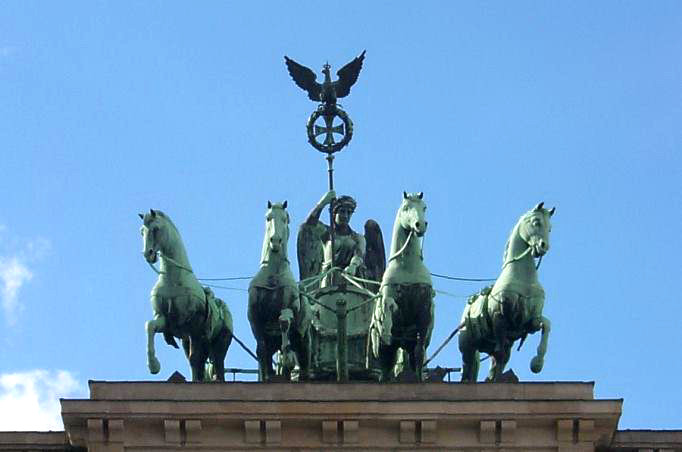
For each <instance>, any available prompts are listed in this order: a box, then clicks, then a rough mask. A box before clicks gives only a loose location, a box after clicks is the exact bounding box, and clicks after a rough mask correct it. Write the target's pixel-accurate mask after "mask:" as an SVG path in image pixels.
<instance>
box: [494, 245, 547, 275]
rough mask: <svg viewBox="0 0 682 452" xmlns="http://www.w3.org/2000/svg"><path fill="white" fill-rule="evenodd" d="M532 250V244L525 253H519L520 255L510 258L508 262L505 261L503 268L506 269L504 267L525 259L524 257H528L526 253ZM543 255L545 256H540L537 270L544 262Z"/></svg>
mask: <svg viewBox="0 0 682 452" xmlns="http://www.w3.org/2000/svg"><path fill="white" fill-rule="evenodd" d="M530 251H531V246H530V245H528V248H526V251H524V252H523V253H521V254H519V255H518V256H516V257H514V258H512V259H510V260H508V261H507V262H505V263H504V264H503V265H502V268H503V269H504V267H506V266H507V265H509V264H512V263H514V262H517V261H520V260H521V259H523V258H524V257H526V255H527V254H528V253H530ZM543 257H544V256H540V257H539V258H538V263H537V265H536V266H535V270H538V269H539V268H540V264H542V258H543Z"/></svg>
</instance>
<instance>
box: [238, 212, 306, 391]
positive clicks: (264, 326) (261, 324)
mask: <svg viewBox="0 0 682 452" xmlns="http://www.w3.org/2000/svg"><path fill="white" fill-rule="evenodd" d="M286 207H287V202H286V201H284V202H283V203H281V204H280V203H274V204H273V203H271V202H269V201H268V209H267V211H266V213H265V237H264V238H263V250H262V253H261V266H260V270H259V271H258V273H257V274H256V275H255V276H254V277H253V279H252V280H251V283H250V284H249V306H248V317H249V322H250V323H251V330H252V331H253V335H254V336H255V338H256V342H257V349H256V355H257V356H258V374H259V379H260V381H268V380H270V379H271V378H272V377H273V376H274V375H275V372H274V369H273V366H272V356H273V355H274V354H275V352H277V351H279V352H280V359H281V363H282V367H283V369H282V374H283V375H284V376H285V377H286V378H287V379H288V378H290V377H291V371H292V370H293V368H294V367H295V366H296V365H298V367H299V380H304V379H307V378H308V371H309V366H310V353H311V343H310V325H311V322H312V310H311V309H310V306H309V304H308V302H306V301H301V299H300V297H299V291H298V284H297V283H296V280H294V275H293V273H292V272H291V268H290V265H289V258H288V252H287V245H288V242H289V214H288V213H287V211H286Z"/></svg>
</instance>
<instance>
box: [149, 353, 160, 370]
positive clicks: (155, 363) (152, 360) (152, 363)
mask: <svg viewBox="0 0 682 452" xmlns="http://www.w3.org/2000/svg"><path fill="white" fill-rule="evenodd" d="M147 366H148V367H149V372H151V373H152V374H154V375H156V374H158V373H159V371H160V370H161V363H159V360H158V359H156V357H154V356H151V357H149V360H148V362H147Z"/></svg>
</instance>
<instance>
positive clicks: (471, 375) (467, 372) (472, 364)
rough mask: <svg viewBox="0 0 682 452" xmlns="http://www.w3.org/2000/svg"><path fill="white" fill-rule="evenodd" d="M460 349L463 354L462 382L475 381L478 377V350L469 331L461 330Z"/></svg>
mask: <svg viewBox="0 0 682 452" xmlns="http://www.w3.org/2000/svg"><path fill="white" fill-rule="evenodd" d="M459 351H460V353H461V354H462V380H461V381H462V382H471V383H475V382H476V380H477V379H478V364H479V363H478V358H477V356H478V350H476V348H475V347H474V346H473V345H472V343H471V338H470V337H469V332H468V331H467V330H466V329H465V330H463V331H460V332H459Z"/></svg>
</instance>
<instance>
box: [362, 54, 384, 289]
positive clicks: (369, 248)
mask: <svg viewBox="0 0 682 452" xmlns="http://www.w3.org/2000/svg"><path fill="white" fill-rule="evenodd" d="M362 54H363V55H364V54H365V53H364V52H362ZM365 243H366V248H365V267H366V268H367V276H368V278H369V279H371V280H373V281H377V282H379V281H381V278H383V276H384V270H386V250H385V249H384V236H383V235H382V233H381V228H380V227H379V223H377V222H376V221H374V220H367V222H366V223H365Z"/></svg>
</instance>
